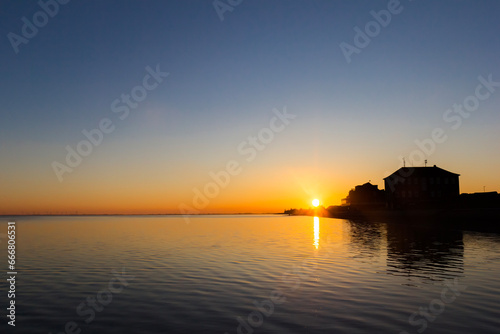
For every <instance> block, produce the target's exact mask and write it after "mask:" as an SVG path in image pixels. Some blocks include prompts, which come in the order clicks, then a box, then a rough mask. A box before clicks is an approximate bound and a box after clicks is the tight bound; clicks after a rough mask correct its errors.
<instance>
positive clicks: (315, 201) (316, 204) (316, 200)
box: [312, 198, 319, 207]
mask: <svg viewBox="0 0 500 334" xmlns="http://www.w3.org/2000/svg"><path fill="white" fill-rule="evenodd" d="M312 205H313V206H314V207H317V206H318V205H319V199H317V198H315V199H313V201H312Z"/></svg>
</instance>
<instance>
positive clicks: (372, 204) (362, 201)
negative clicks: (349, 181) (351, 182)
mask: <svg viewBox="0 0 500 334" xmlns="http://www.w3.org/2000/svg"><path fill="white" fill-rule="evenodd" d="M384 203H385V195H384V191H383V190H380V189H378V186H377V185H373V184H371V183H370V182H367V183H365V184H363V185H359V186H356V187H355V188H354V189H351V190H350V191H349V195H347V197H346V198H344V199H342V205H345V206H351V207H356V208H360V209H362V208H376V207H383V206H384Z"/></svg>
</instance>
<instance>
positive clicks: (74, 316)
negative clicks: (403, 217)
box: [0, 216, 500, 334]
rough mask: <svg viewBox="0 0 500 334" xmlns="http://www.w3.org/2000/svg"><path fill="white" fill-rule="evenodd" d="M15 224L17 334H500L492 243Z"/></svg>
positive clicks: (118, 222) (112, 221)
mask: <svg viewBox="0 0 500 334" xmlns="http://www.w3.org/2000/svg"><path fill="white" fill-rule="evenodd" d="M15 220H16V222H17V242H18V252H17V256H18V261H19V262H18V268H17V269H18V282H17V292H18V293H17V295H16V297H17V298H16V305H17V319H16V320H17V321H16V325H17V326H16V330H17V331H18V332H22V333H49V332H52V333H54V334H55V333H60V332H65V326H67V325H66V324H68V323H70V324H72V323H74V324H76V326H77V327H76V328H74V329H72V330H74V331H75V333H78V332H77V330H81V333H111V334H112V333H151V334H153V333H154V334H156V333H226V332H227V333H353V332H354V333H400V332H407V333H420V332H425V333H498V332H499V328H500V320H499V319H500V312H499V311H498V310H499V309H500V307H499V306H500V302H499V301H500V236H499V235H496V234H484V233H483V234H482V233H474V232H466V231H460V230H453V229H439V228H430V227H421V228H415V227H413V228H410V227H407V226H406V225H405V224H404V223H400V224H384V223H379V224H376V223H372V224H366V223H355V222H350V221H347V220H342V219H329V218H313V217H289V216H194V217H191V218H190V220H189V222H188V223H186V221H185V220H184V219H183V218H182V217H177V216H170V217H168V216H167V217H159V216H129V217H126V216H110V217H19V218H16V219H15ZM6 221H7V220H6ZM6 221H5V222H6ZM2 226H4V227H3V229H4V230H5V231H6V227H5V226H6V223H5V224H3V225H2ZM5 231H2V232H5ZM0 240H1V241H2V245H4V246H5V239H0ZM1 254H2V258H4V259H6V254H5V247H2V253H1ZM2 262H3V263H5V261H2ZM3 268H4V269H5V270H4V272H6V271H7V270H6V269H7V268H6V265H5V264H4V266H3ZM120 275H121V277H122V278H123V280H122V281H120V280H117V279H116V277H118V276H120ZM119 282H121V283H119ZM124 282H126V283H124ZM110 283H112V284H114V285H111V287H113V288H114V289H113V290H114V292H110ZM0 288H1V291H6V290H7V285H6V284H5V281H3V280H2V283H0ZM119 290H120V291H119ZM2 294H4V293H3V292H2ZM93 298H95V300H96V301H97V303H98V304H97V307H98V308H99V310H98V311H97V310H94V311H93V313H94V315H93V317H91V311H89V310H91V307H90V306H88V305H89V304H88V303H89V302H88V300H92V299H93ZM99 298H101V300H102V301H103V303H104V304H106V305H104V304H103V303H99ZM1 300H6V299H5V298H3V299H1ZM4 304H5V305H6V301H5V302H4ZM79 306H80V307H81V308H80V311H78V310H77V309H78V307H79ZM2 308H3V307H2ZM86 320H87V321H89V322H88V323H87V322H86ZM1 326H2V332H4V330H3V329H4V328H6V330H7V326H6V321H5V319H4V321H3V323H2V324H1ZM70 326H73V325H70ZM70 329H71V328H70ZM8 330H11V328H8ZM69 332H70V331H69Z"/></svg>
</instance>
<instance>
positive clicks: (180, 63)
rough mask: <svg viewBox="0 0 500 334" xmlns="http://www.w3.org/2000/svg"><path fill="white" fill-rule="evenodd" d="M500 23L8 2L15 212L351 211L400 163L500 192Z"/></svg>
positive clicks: (9, 193)
mask: <svg viewBox="0 0 500 334" xmlns="http://www.w3.org/2000/svg"><path fill="white" fill-rule="evenodd" d="M44 8H45V9H44ZM499 14H500V2H497V1H467V0H460V1H459V0H455V1H446V0H443V1H431V0H413V1H410V0H402V1H400V2H398V1H395V0H391V1H373V0H370V1H326V0H325V1H295V0H275V1H269V0H252V1H250V0H242V1H237V0H232V1H228V0H220V1H212V0H207V1H205V0H199V1H194V0H193V1H139V0H125V1H118V0H115V1H113V0H109V1H97V0H91V1H74V0H73V1H67V0H59V2H56V0H42V1H41V2H36V1H15V0H5V1H2V2H1V4H0V22H1V23H0V27H1V36H2V39H1V44H0V69H1V73H2V75H1V77H0V101H1V103H0V214H32V213H52V214H58V213H127V214H132V213H230V212H245V213H246V212H256V213H258V212H282V211H283V210H284V209H288V208H292V207H295V208H297V207H308V206H310V205H311V204H310V203H311V200H312V199H313V198H318V199H320V201H321V204H322V205H324V206H329V205H338V204H340V200H341V198H343V197H345V196H346V195H347V193H348V191H349V190H350V189H351V188H353V187H354V186H356V185H358V184H363V183H365V182H368V181H371V182H372V183H373V184H377V185H379V187H380V188H383V178H384V177H386V176H388V175H389V174H391V173H392V172H393V171H395V170H396V169H398V168H399V167H400V166H402V164H403V162H402V160H403V158H404V159H405V164H406V166H424V164H425V161H424V160H427V165H429V166H430V165H437V166H439V167H441V168H444V169H446V170H449V171H451V172H454V173H458V174H460V191H461V192H466V193H471V192H480V191H483V190H486V191H500V173H499V172H498V171H499V170H500V155H498V152H499V149H500V131H499V127H500V113H499V105H500V68H499V66H498V65H499V59H500V35H499V34H498V31H500V21H499V20H498V17H499ZM85 134H86V135H85Z"/></svg>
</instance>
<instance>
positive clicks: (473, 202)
mask: <svg viewBox="0 0 500 334" xmlns="http://www.w3.org/2000/svg"><path fill="white" fill-rule="evenodd" d="M460 207H461V208H474V209H480V208H500V194H498V193H497V192H496V191H490V192H482V193H472V194H460Z"/></svg>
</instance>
